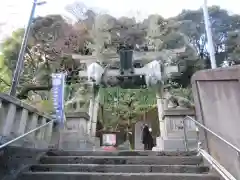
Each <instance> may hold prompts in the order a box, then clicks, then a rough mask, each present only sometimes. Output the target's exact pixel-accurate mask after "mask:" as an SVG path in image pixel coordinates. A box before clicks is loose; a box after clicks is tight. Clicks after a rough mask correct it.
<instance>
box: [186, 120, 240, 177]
mask: <svg viewBox="0 0 240 180" xmlns="http://www.w3.org/2000/svg"><path fill="white" fill-rule="evenodd" d="M186 119H190V120H191V121H193V122H194V123H195V124H196V125H197V127H198V126H200V127H201V128H203V129H205V130H206V131H208V132H210V133H211V134H212V135H214V136H215V137H217V138H218V139H220V140H222V141H223V142H225V143H226V144H227V145H229V146H230V147H232V148H233V149H234V150H236V151H237V152H238V153H239V152H240V149H239V148H238V147H236V146H235V145H233V144H231V143H230V142H228V141H227V140H225V139H224V138H223V137H221V136H220V135H218V134H217V133H215V132H213V131H212V130H211V129H209V128H207V127H206V126H204V125H203V124H201V123H200V122H198V121H196V120H195V119H193V118H192V117H190V116H186V117H185V118H184V119H183V129H184V143H185V148H186V150H187V151H188V139H187V133H186V126H185V125H186V124H185V120H186ZM196 131H197V134H198V152H199V154H201V155H202V156H203V157H204V158H205V159H206V160H207V161H208V162H209V163H210V164H211V165H212V167H213V168H214V169H215V170H216V171H217V172H218V173H219V174H220V175H221V176H222V177H223V178H224V179H225V180H237V179H236V178H235V177H234V176H233V175H232V174H231V173H229V172H228V171H227V170H226V169H225V168H224V167H223V166H222V165H221V164H220V163H219V162H218V161H217V160H215V159H214V158H213V157H212V156H211V155H210V154H209V153H208V152H207V151H205V150H204V149H202V147H201V142H200V140H199V132H198V131H199V130H198V128H196Z"/></svg>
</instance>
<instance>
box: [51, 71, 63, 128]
mask: <svg viewBox="0 0 240 180" xmlns="http://www.w3.org/2000/svg"><path fill="white" fill-rule="evenodd" d="M64 86H65V74H64V73H56V74H52V93H53V107H54V109H55V113H56V114H55V115H56V120H57V121H58V122H59V123H60V124H62V125H63V123H64V118H65V116H64Z"/></svg>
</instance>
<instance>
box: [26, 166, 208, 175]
mask: <svg viewBox="0 0 240 180" xmlns="http://www.w3.org/2000/svg"><path fill="white" fill-rule="evenodd" d="M29 170H30V171H32V172H116V173H121V172H122V173H141V172H142V173H143V172H144V173H148V172H165V173H166V172H168V173H169V172H171V173H206V172H208V171H209V168H208V167H206V166H194V165H112V164H111V165H108V164H104V165H98V164H39V165H33V166H31V167H30V169H29Z"/></svg>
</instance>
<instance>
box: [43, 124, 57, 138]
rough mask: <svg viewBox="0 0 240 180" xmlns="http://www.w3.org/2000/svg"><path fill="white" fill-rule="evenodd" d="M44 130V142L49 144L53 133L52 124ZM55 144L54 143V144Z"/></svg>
mask: <svg viewBox="0 0 240 180" xmlns="http://www.w3.org/2000/svg"><path fill="white" fill-rule="evenodd" d="M44 128H45V132H44V140H45V141H46V142H47V143H50V142H51V139H52V133H53V122H52V123H49V124H48V125H47V126H45V127H44ZM54 143H55V142H54Z"/></svg>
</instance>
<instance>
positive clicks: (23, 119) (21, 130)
mask: <svg viewBox="0 0 240 180" xmlns="http://www.w3.org/2000/svg"><path fill="white" fill-rule="evenodd" d="M27 120H28V110H27V109H22V113H21V117H20V122H19V128H18V130H17V135H22V134H24V132H25V129H26V126H27Z"/></svg>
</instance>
